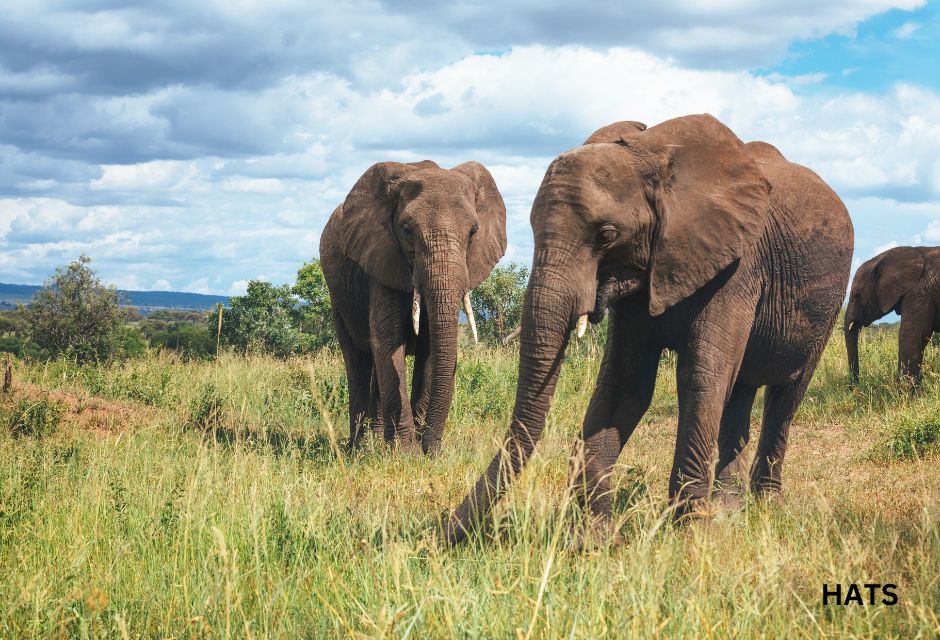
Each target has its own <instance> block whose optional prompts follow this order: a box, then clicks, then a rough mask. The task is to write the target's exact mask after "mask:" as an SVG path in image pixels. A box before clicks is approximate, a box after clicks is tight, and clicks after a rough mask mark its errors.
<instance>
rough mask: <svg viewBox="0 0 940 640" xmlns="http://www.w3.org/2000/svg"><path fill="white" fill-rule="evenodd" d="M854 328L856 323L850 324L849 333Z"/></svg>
mask: <svg viewBox="0 0 940 640" xmlns="http://www.w3.org/2000/svg"><path fill="white" fill-rule="evenodd" d="M854 327H855V323H854V322H850V323H849V331H851V330H852V329H853V328H854Z"/></svg>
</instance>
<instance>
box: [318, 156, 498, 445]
mask: <svg viewBox="0 0 940 640" xmlns="http://www.w3.org/2000/svg"><path fill="white" fill-rule="evenodd" d="M505 251H506V207H505V205H504V204H503V199H502V196H501V195H500V193H499V190H498V189H497V187H496V182H495V181H494V180H493V176H492V175H490V172H489V171H487V170H486V168H485V167H484V166H483V165H482V164H480V163H478V162H472V161H471V162H465V163H463V164H461V165H459V166H456V167H454V168H453V169H443V168H441V167H439V166H438V165H437V164H436V163H434V162H432V161H430V160H425V161H422V162H414V163H401V162H380V163H378V164H375V165H373V166H371V167H369V169H368V170H367V171H366V172H365V173H364V174H363V175H362V177H360V178H359V180H358V181H357V182H356V183H355V185H354V186H353V188H352V190H351V191H350V192H349V195H347V196H346V199H345V200H344V201H343V203H342V204H341V205H340V206H338V207H337V208H336V210H335V211H333V214H332V215H331V216H330V219H329V221H328V222H327V224H326V226H325V227H324V229H323V233H322V235H321V238H320V261H321V265H322V267H323V275H324V277H325V279H326V283H327V287H328V288H329V292H330V298H331V300H332V303H333V322H334V325H335V328H336V335H337V340H338V342H339V345H340V348H341V349H342V352H343V360H344V364H345V366H346V374H347V380H348V385H349V445H350V447H351V448H355V447H357V446H358V445H359V444H360V441H361V438H362V436H363V434H364V432H365V428H366V426H367V425H368V426H369V427H370V428H371V430H372V432H373V433H374V434H375V435H377V436H380V437H383V438H384V440H385V441H386V442H388V443H389V444H391V445H393V446H397V447H400V448H402V449H405V450H410V451H415V452H416V451H418V446H419V440H418V438H419V435H418V434H417V432H416V425H417V426H418V427H420V428H421V429H422V432H421V434H420V448H421V450H423V451H424V453H425V454H427V455H435V454H436V453H438V452H439V450H440V447H441V438H442V437H443V433H444V422H445V420H446V419H447V413H448V411H449V409H450V404H451V400H452V398H453V391H454V377H455V375H456V362H457V332H458V322H459V313H460V307H461V300H463V306H464V311H465V312H466V314H467V319H468V321H469V322H470V326H471V328H472V329H473V330H474V337H475V335H476V332H475V324H474V320H473V310H472V309H471V308H470V303H469V300H470V298H469V290H470V289H472V288H473V287H475V286H476V285H478V284H479V283H480V282H482V281H483V280H484V279H485V278H486V277H487V275H489V273H490V271H491V270H492V268H493V266H494V265H495V264H496V262H497V261H498V260H499V259H500V258H501V257H502V256H503V254H504V253H505ZM406 354H409V355H414V357H415V359H414V369H413V375H412V393H411V400H410V401H409V397H408V387H407V380H406V376H407V372H406V368H405V356H406Z"/></svg>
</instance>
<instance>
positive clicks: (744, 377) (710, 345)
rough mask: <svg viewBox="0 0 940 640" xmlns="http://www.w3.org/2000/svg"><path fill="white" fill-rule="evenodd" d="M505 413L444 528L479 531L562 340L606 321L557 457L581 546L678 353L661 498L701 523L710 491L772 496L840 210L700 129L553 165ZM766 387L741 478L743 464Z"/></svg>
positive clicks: (815, 340)
mask: <svg viewBox="0 0 940 640" xmlns="http://www.w3.org/2000/svg"><path fill="white" fill-rule="evenodd" d="M531 222H532V229H533V231H534V233H535V256H534V263H533V267H532V274H531V277H530V279H529V286H528V290H527V293H526V299H525V305H524V311H523V319H522V334H521V336H520V343H521V346H520V349H521V351H520V363H519V377H518V386H517V389H516V402H515V407H514V409H513V415H512V422H511V424H510V426H509V431H508V433H507V434H506V436H505V440H504V441H503V442H504V446H503V447H502V448H501V450H500V451H498V452H497V454H496V456H495V457H494V458H493V460H492V462H491V463H490V465H489V467H488V468H487V470H486V472H485V473H484V474H483V475H482V476H481V477H480V479H479V480H478V481H477V483H476V485H475V486H474V488H473V489H472V491H471V492H470V493H469V495H468V496H467V497H466V498H465V499H464V500H463V502H462V503H461V504H460V506H459V507H458V508H457V510H456V511H455V512H454V513H453V514H452V515H451V517H450V518H449V520H448V521H447V523H446V524H445V526H444V531H443V534H444V538H445V539H446V540H448V541H449V542H451V543H454V542H458V541H460V540H462V539H463V538H465V537H466V535H467V534H468V532H469V531H471V530H473V529H474V528H476V527H477V526H478V525H479V524H480V523H481V521H482V519H483V518H484V516H485V514H486V513H487V512H488V511H489V509H490V508H491V507H492V505H493V504H494V502H495V501H496V500H497V499H498V498H499V496H500V495H501V494H502V493H503V492H504V491H505V490H506V487H507V486H508V485H509V483H510V482H511V481H512V478H513V477H514V476H515V475H516V474H518V473H519V471H520V470H521V469H522V467H523V465H524V464H525V463H526V461H527V460H528V459H529V457H530V456H531V455H532V452H533V450H534V449H535V446H536V443H537V442H538V441H539V438H540V436H541V434H542V429H543V427H544V425H545V416H546V412H547V411H548V409H549V405H550V402H551V398H552V394H553V393H554V390H555V384H556V381H557V378H558V372H559V369H560V367H561V363H562V358H563V356H564V352H565V347H566V345H567V343H568V339H569V332H571V331H572V329H573V328H574V327H575V326H576V323H577V321H578V318H579V317H580V316H581V315H582V314H585V313H589V314H590V318H591V320H592V321H593V322H598V321H599V320H601V318H602V317H603V314H604V312H605V310H606V309H608V308H609V310H610V321H609V335H608V338H607V345H606V348H605V352H604V358H603V361H602V364H601V369H600V373H599V375H598V379H597V386H596V388H595V390H594V394H593V396H592V398H591V402H590V405H589V407H588V411H587V414H586V416H585V418H584V423H583V429H582V436H581V442H580V443H578V444H577V446H575V448H574V453H573V456H572V473H571V479H570V482H571V488H572V491H573V492H574V494H575V496H576V497H577V499H578V501H579V502H580V503H581V504H582V505H584V506H587V507H589V509H590V513H591V515H592V518H591V519H590V522H593V523H594V526H593V527H589V528H588V529H587V531H588V532H589V535H591V536H592V537H596V536H601V537H602V538H604V539H606V538H607V537H608V536H609V535H610V534H611V531H610V526H611V497H610V481H609V474H610V471H611V467H612V465H613V464H614V462H615V461H616V459H617V457H618V456H619V454H620V452H621V450H622V448H623V446H624V445H625V443H626V442H627V439H628V438H629V437H630V435H631V434H632V433H633V430H634V429H635V428H636V426H637V423H638V422H639V421H640V419H641V417H642V416H643V414H644V413H645V412H646V410H647V408H648V407H649V404H650V401H651V399H652V395H653V388H654V385H655V382H656V373H657V367H658V363H659V359H660V353H661V351H662V350H663V349H664V348H667V349H671V350H674V351H675V352H677V354H678V365H677V367H678V368H677V379H678V394H679V398H678V400H679V426H678V434H677V438H676V450H675V459H674V462H673V467H672V472H671V475H670V482H669V495H670V498H671V499H672V501H673V502H674V504H675V505H676V511H677V514H678V515H683V514H690V515H691V514H695V513H701V512H702V510H701V509H700V508H699V507H700V506H704V504H703V503H704V502H705V501H707V500H709V499H710V497H711V493H712V490H713V488H718V489H719V490H720V491H721V492H722V494H723V496H724V497H730V498H731V500H732V501H736V500H739V496H736V495H735V493H736V489H737V490H740V488H742V487H748V486H749V488H750V490H751V491H753V492H755V493H757V494H763V493H767V492H775V491H778V490H779V489H780V486H781V478H782V475H781V468H782V464H783V458H784V454H785V452H786V446H787V434H788V431H789V426H790V422H791V420H792V418H793V416H794V414H795V412H796V410H797V407H798V406H799V404H800V401H801V400H802V398H803V395H804V393H805V391H806V387H807V385H808V384H809V381H810V378H811V376H812V374H813V371H814V369H815V367H816V365H817V363H818V361H819V358H820V355H821V353H822V350H823V348H824V346H825V344H826V341H827V339H828V338H829V336H830V334H831V332H832V328H833V325H834V323H835V320H836V315H837V313H838V311H839V308H840V306H841V304H842V299H843V296H844V294H845V289H846V284H847V282H848V276H849V267H850V262H851V257H852V246H853V240H854V234H853V229H852V224H851V221H850V219H849V216H848V213H847V212H846V210H845V207H844V206H843V204H842V202H841V200H840V199H839V197H838V196H837V195H836V194H835V193H833V192H832V190H831V189H830V188H829V187H828V186H826V184H825V183H823V181H822V180H821V179H820V178H819V177H818V176H817V175H816V174H814V173H813V172H812V171H810V170H808V169H806V168H804V167H801V166H798V165H795V164H792V163H790V162H788V161H787V160H786V159H785V158H784V157H783V156H782V155H781V154H780V152H779V151H777V150H776V149H775V148H774V147H772V146H771V145H769V144H766V143H763V142H752V143H750V144H747V145H744V144H742V142H741V141H740V140H739V139H738V138H737V137H736V136H735V135H734V134H733V133H732V132H731V131H730V130H729V129H728V128H727V127H725V126H724V125H722V124H721V123H720V122H718V121H717V120H716V119H715V118H713V117H711V116H709V115H696V116H687V117H683V118H677V119H675V120H669V121H667V122H664V123H662V124H660V125H657V126H655V127H652V128H650V129H645V127H643V125H641V124H639V123H630V122H623V123H617V124H615V125H611V126H609V127H605V128H604V129H601V130H600V131H598V132H596V133H595V134H593V135H592V136H591V137H590V138H589V139H588V140H587V142H586V143H585V144H584V145H583V146H581V147H578V148H576V149H574V150H572V151H569V152H567V153H564V154H562V155H561V156H559V157H558V158H557V159H556V160H555V161H554V162H553V163H552V164H551V166H550V167H549V168H548V171H547V173H546V174H545V178H544V180H543V181H542V185H541V187H540V189H539V192H538V195H537V196H536V199H535V202H534V204H533V206H532V216H531ZM764 385H766V387H767V390H766V395H765V409H764V417H763V424H762V427H761V432H760V439H759V441H758V444H757V449H756V455H755V458H754V461H753V465H752V466H751V468H750V473H748V471H747V469H745V468H744V465H743V462H742V460H741V457H742V449H743V447H744V444H745V443H746V442H747V441H748V438H749V427H750V413H751V407H752V404H753V401H754V396H755V394H756V392H757V389H758V387H760V386H764Z"/></svg>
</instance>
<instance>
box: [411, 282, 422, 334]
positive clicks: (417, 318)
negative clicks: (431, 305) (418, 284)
mask: <svg viewBox="0 0 940 640" xmlns="http://www.w3.org/2000/svg"><path fill="white" fill-rule="evenodd" d="M411 326H412V327H414V330H415V335H418V327H420V326H421V294H420V293H418V290H417V289H415V296H414V298H412V300H411Z"/></svg>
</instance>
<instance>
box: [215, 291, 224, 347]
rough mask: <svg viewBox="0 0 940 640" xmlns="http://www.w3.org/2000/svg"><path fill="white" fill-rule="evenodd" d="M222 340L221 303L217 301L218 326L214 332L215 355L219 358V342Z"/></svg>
mask: <svg viewBox="0 0 940 640" xmlns="http://www.w3.org/2000/svg"><path fill="white" fill-rule="evenodd" d="M221 342H222V303H221V302H220V303H219V328H218V330H217V331H216V333H215V357H216V360H218V358H219V344H221Z"/></svg>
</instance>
